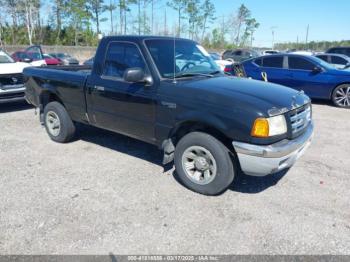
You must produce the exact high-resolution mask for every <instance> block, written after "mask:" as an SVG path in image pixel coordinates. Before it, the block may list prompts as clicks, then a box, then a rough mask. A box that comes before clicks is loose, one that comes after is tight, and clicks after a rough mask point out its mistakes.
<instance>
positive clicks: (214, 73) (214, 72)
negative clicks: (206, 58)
mask: <svg viewBox="0 0 350 262" xmlns="http://www.w3.org/2000/svg"><path fill="white" fill-rule="evenodd" d="M219 73H222V71H220V70H217V71H213V72H210V73H209V74H210V75H212V76H213V75H217V74H219Z"/></svg>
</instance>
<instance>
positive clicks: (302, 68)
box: [243, 54, 350, 108]
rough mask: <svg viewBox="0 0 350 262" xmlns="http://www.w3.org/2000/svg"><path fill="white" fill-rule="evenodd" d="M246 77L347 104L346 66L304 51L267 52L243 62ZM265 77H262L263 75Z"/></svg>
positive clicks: (348, 79)
mask: <svg viewBox="0 0 350 262" xmlns="http://www.w3.org/2000/svg"><path fill="white" fill-rule="evenodd" d="M243 67H244V69H245V72H246V75H247V77H251V78H253V79H257V80H265V79H266V78H267V80H268V81H269V82H272V83H276V84H280V85H284V86H288V87H291V88H293V89H296V90H303V91H304V92H305V93H306V94H307V95H308V96H309V97H311V98H317V99H328V100H332V101H333V103H334V105H336V106H338V107H343V108H350V70H349V68H348V67H345V68H343V69H337V68H335V67H334V66H332V65H330V64H328V63H326V62H324V61H323V60H321V59H319V58H317V57H313V56H306V55H296V54H279V55H268V56H262V57H258V58H254V59H250V60H247V61H245V62H243ZM264 78H265V79H264Z"/></svg>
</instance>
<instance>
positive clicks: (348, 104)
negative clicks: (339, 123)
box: [332, 84, 350, 108]
mask: <svg viewBox="0 0 350 262" xmlns="http://www.w3.org/2000/svg"><path fill="white" fill-rule="evenodd" d="M349 87H350V84H344V85H340V86H337V87H336V88H335V89H334V91H333V94H332V102H333V104H334V105H335V106H337V107H341V108H350V97H347V98H345V99H344V100H341V101H339V100H338V101H339V102H338V101H337V99H341V94H340V97H339V92H341V90H344V91H343V92H346V91H347V89H348V88H349ZM344 97H346V95H344Z"/></svg>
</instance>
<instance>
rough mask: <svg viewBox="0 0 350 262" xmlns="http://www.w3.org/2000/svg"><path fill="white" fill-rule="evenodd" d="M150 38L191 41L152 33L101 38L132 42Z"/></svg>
mask: <svg viewBox="0 0 350 262" xmlns="http://www.w3.org/2000/svg"><path fill="white" fill-rule="evenodd" d="M151 39H161V40H174V39H175V40H183V41H191V42H194V41H192V40H190V39H186V38H179V37H172V36H153V35H116V36H105V37H103V40H107V41H121V40H122V41H132V42H143V41H144V40H151Z"/></svg>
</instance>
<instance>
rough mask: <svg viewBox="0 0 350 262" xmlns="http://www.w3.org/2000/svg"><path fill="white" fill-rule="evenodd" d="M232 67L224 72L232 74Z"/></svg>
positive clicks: (226, 68)
mask: <svg viewBox="0 0 350 262" xmlns="http://www.w3.org/2000/svg"><path fill="white" fill-rule="evenodd" d="M232 71H233V70H232V67H231V66H226V67H225V69H224V72H226V73H232Z"/></svg>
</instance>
